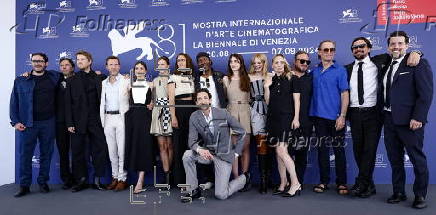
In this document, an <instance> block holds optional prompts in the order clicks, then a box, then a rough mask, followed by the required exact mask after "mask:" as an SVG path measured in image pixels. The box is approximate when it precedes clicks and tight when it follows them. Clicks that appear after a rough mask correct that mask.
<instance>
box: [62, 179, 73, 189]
mask: <svg viewBox="0 0 436 215" xmlns="http://www.w3.org/2000/svg"><path fill="white" fill-rule="evenodd" d="M73 186H74V180H73V179H69V180H66V182H65V183H64V185H62V189H63V190H69V189H71V188H72V187H73Z"/></svg>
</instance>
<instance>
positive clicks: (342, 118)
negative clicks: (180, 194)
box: [335, 116, 345, 131]
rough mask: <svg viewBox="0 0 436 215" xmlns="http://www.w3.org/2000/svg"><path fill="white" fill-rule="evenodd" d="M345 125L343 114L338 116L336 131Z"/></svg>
mask: <svg viewBox="0 0 436 215" xmlns="http://www.w3.org/2000/svg"><path fill="white" fill-rule="evenodd" d="M344 126H345V117H344V116H339V117H338V118H337V119H336V125H335V127H336V131H339V130H342V129H343V128H344Z"/></svg>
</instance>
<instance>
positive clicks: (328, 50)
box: [322, 48, 336, 52]
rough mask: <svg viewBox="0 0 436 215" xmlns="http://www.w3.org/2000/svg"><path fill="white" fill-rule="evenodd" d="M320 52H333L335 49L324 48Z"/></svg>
mask: <svg viewBox="0 0 436 215" xmlns="http://www.w3.org/2000/svg"><path fill="white" fill-rule="evenodd" d="M322 51H323V52H335V51H336V49H335V48H325V49H322Z"/></svg>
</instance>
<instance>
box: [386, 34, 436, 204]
mask: <svg viewBox="0 0 436 215" xmlns="http://www.w3.org/2000/svg"><path fill="white" fill-rule="evenodd" d="M408 47H409V37H408V36H407V34H406V33H405V32H404V31H395V32H393V33H391V35H390V36H389V38H388V52H389V53H390V55H391V58H392V59H391V60H390V64H389V66H386V67H385V68H384V76H383V101H384V107H383V109H384V132H385V133H384V135H385V145H386V150H387V154H388V158H389V162H390V164H391V167H392V184H393V192H394V194H393V195H392V196H391V197H390V198H389V199H388V200H387V201H388V203H399V202H400V201H405V200H406V199H407V197H406V194H405V189H404V186H405V181H406V175H405V171H404V148H405V149H406V152H407V154H408V155H409V157H410V161H411V162H412V164H413V168H414V172H415V182H414V185H413V192H414V194H415V200H414V202H413V205H412V206H413V207H414V208H417V209H421V208H425V207H427V204H426V202H425V197H426V195H427V186H428V180H429V179H428V177H429V176H428V168H427V159H426V156H425V154H424V152H423V150H422V148H423V143H424V128H425V123H427V115H428V111H429V109H430V105H431V102H432V99H433V73H432V71H431V68H430V65H429V64H428V62H427V60H425V59H422V60H421V61H420V63H419V64H418V65H417V66H416V67H409V66H407V65H406V61H407V59H408V58H409V54H406V51H407V49H408Z"/></svg>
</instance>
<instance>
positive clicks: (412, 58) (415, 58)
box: [407, 52, 421, 67]
mask: <svg viewBox="0 0 436 215" xmlns="http://www.w3.org/2000/svg"><path fill="white" fill-rule="evenodd" d="M419 60H421V55H419V54H418V53H417V52H411V53H410V55H409V59H407V66H412V67H413V66H416V65H418V64H419Z"/></svg>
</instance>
